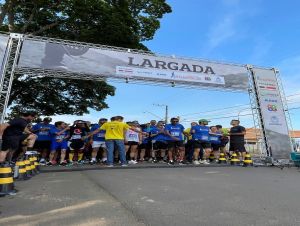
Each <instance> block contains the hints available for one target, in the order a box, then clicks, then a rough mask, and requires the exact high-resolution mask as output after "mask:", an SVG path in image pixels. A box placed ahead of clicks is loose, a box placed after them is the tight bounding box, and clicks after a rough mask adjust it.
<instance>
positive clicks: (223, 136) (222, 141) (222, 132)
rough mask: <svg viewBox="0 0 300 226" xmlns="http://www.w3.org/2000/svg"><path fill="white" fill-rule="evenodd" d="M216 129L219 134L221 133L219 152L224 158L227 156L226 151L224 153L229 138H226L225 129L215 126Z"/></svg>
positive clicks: (226, 131)
mask: <svg viewBox="0 0 300 226" xmlns="http://www.w3.org/2000/svg"><path fill="white" fill-rule="evenodd" d="M216 127H217V129H218V131H219V132H221V134H222V137H221V144H220V152H221V153H224V154H225V156H227V155H228V153H227V151H226V145H227V144H228V142H229V138H228V129H226V128H222V126H221V125H216Z"/></svg>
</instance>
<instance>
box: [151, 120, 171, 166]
mask: <svg viewBox="0 0 300 226" xmlns="http://www.w3.org/2000/svg"><path fill="white" fill-rule="evenodd" d="M150 137H151V143H152V150H151V157H152V162H153V163H157V162H158V159H157V157H156V152H157V151H160V158H161V159H160V160H161V161H163V159H164V157H165V155H166V150H167V148H168V145H167V144H168V143H167V139H168V136H167V135H166V134H165V128H164V125H163V124H162V123H161V122H158V123H157V126H156V127H152V129H151V130H150Z"/></svg>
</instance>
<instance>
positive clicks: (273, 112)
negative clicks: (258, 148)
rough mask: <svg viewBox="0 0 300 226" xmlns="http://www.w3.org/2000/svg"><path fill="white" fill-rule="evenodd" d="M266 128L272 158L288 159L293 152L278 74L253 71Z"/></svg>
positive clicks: (267, 70) (268, 70)
mask: <svg viewBox="0 0 300 226" xmlns="http://www.w3.org/2000/svg"><path fill="white" fill-rule="evenodd" d="M253 71H254V73H255V81H256V87H257V90H258V99H259V104H260V107H261V112H262V117H263V123H264V128H265V131H266V137H267V140H268V143H269V146H270V147H271V150H272V156H273V157H274V158H276V159H288V158H289V155H290V152H291V144H290V138H289V130H288V126H287V121H286V117H285V112H284V108H283V103H282V99H281V95H280V91H279V88H278V82H277V78H276V74H275V72H274V71H273V70H270V69H256V68H254V69H253Z"/></svg>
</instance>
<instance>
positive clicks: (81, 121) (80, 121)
mask: <svg viewBox="0 0 300 226" xmlns="http://www.w3.org/2000/svg"><path fill="white" fill-rule="evenodd" d="M79 123H85V121H83V120H78V121H76V124H79Z"/></svg>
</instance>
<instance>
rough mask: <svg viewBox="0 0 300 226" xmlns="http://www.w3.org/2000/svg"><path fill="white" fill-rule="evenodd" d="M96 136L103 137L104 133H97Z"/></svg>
mask: <svg viewBox="0 0 300 226" xmlns="http://www.w3.org/2000/svg"><path fill="white" fill-rule="evenodd" d="M97 137H105V135H104V133H98V134H97Z"/></svg>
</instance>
